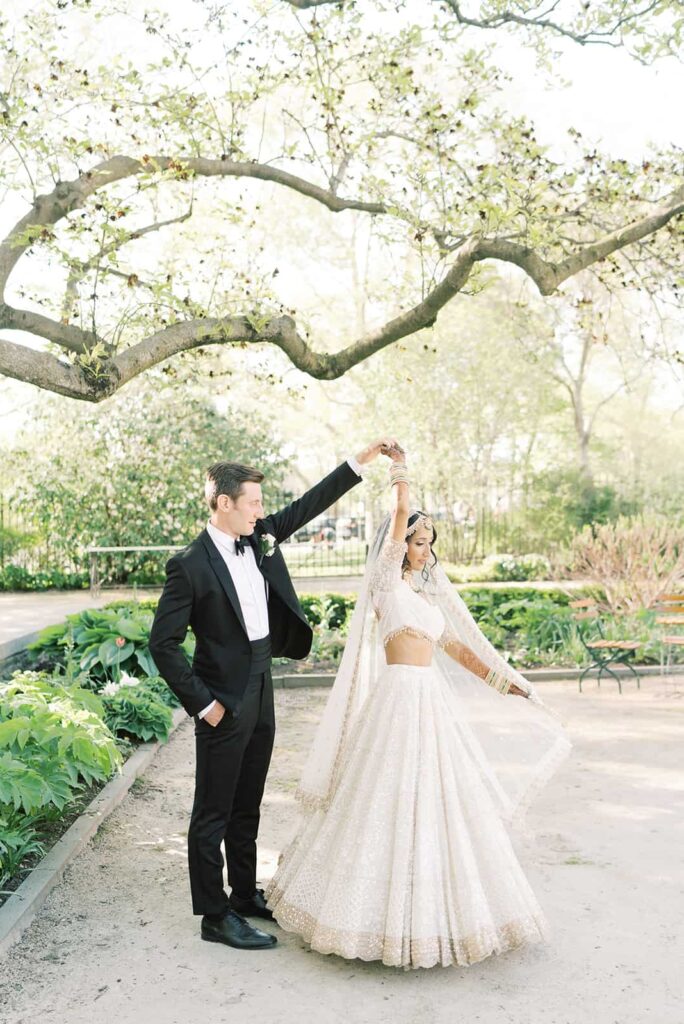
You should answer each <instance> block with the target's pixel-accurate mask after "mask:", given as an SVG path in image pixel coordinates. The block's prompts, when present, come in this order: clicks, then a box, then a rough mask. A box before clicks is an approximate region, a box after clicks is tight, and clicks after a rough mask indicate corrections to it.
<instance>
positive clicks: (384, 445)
mask: <svg viewBox="0 0 684 1024" xmlns="http://www.w3.org/2000/svg"><path fill="white" fill-rule="evenodd" d="M381 454H382V455H389V457H390V458H396V457H399V456H401V457H402V458H403V457H404V449H403V448H402V447H401V445H400V444H399V442H398V441H397V440H396V438H394V437H381V438H380V439H379V440H378V441H373V443H372V444H369V445H368V446H367V447H366V448H364V449H363V451H361V452H359V454H358V455H357V456H356V461H357V462H359V463H361V465H362V466H363V465H365V464H366V463H368V462H372V461H373V459H377V457H378V455H381Z"/></svg>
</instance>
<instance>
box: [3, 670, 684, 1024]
mask: <svg viewBox="0 0 684 1024" xmlns="http://www.w3.org/2000/svg"><path fill="white" fill-rule="evenodd" d="M683 685H684V682H683V681H682V680H681V678H680V679H679V680H678V679H677V677H671V678H670V679H669V680H662V679H655V678H652V679H644V680H643V681H642V688H641V690H640V691H637V690H635V689H632V688H631V687H629V686H626V687H625V692H624V693H623V695H622V696H619V695H618V694H617V692H616V690H615V689H614V688H612V687H611V686H610V685H607V684H605V683H604V684H603V685H602V687H601V689H600V690H599V689H597V688H596V685H595V683H591V684H587V685H586V692H585V693H584V694H579V693H578V691H577V683H576V682H574V681H573V682H570V681H568V682H567V683H557V682H553V683H541V684H539V690H540V692H541V693H542V695H543V696H544V698H545V699H546V700H547V701H548V702H549V703H550V704H551V705H552V706H554V707H555V708H556V709H557V710H558V711H559V712H560V713H561V715H562V716H563V717H564V718H565V720H566V722H567V724H568V728H569V730H570V734H571V737H572V739H573V741H574V744H575V745H574V749H573V752H572V754H571V757H570V760H569V761H568V762H567V763H566V765H565V766H564V767H563V768H562V769H561V770H560V772H559V773H558V775H557V776H556V777H555V778H554V780H553V781H552V782H551V783H550V785H549V786H548V787H547V788H546V790H545V791H544V792H543V794H542V795H541V797H540V798H539V800H538V801H537V803H536V804H535V805H534V807H533V810H532V812H531V816H530V824H531V826H532V827H533V828H534V829H535V832H536V837H535V839H534V840H531V839H528V840H525V841H519V842H518V847H519V854H520V857H521V860H522V862H523V864H524V865H525V870H526V872H527V875H528V877H529V878H530V881H531V883H532V885H533V887H534V889H535V891H536V892H537V894H538V896H539V899H540V901H541V903H542V905H543V906H544V908H545V910H546V913H547V916H548V918H549V920H550V923H551V927H552V938H551V941H550V943H549V944H548V945H544V946H534V947H529V948H524V949H521V950H517V951H512V952H510V953H507V954H505V955H503V956H501V957H490V958H489V959H488V960H485V961H483V962H482V963H480V964H477V965H475V966H473V967H470V968H453V967H452V968H448V969H441V968H434V969H433V970H430V971H410V972H402V971H397V970H393V969H391V968H387V967H383V966H382V965H381V964H379V963H362V962H359V961H346V960H343V959H340V958H337V957H334V956H330V957H324V956H320V955H318V954H316V953H312V952H310V951H309V950H308V949H307V948H306V947H305V946H304V945H303V943H302V942H301V941H300V940H299V939H298V938H297V937H296V936H292V935H288V934H285V933H282V932H280V931H279V930H278V928H277V926H276V925H275V924H270V923H268V924H266V925H265V927H266V928H268V929H269V930H273V931H274V933H276V934H278V938H279V944H278V946H277V947H276V948H275V949H273V950H267V951H261V952H256V953H255V952H242V951H237V950H233V949H229V948H227V947H224V946H219V945H214V944H210V943H205V942H202V941H201V940H200V938H199V930H198V920H197V919H194V918H193V917H192V915H191V913H190V907H189V893H188V883H187V865H186V829H187V822H188V816H189V811H190V806H191V802H192V788H193V729H192V723H191V722H190V721H189V720H188V721H187V722H185V723H183V725H182V726H181V727H180V728H179V729H178V730H177V731H176V733H175V734H174V735H173V736H172V738H171V740H170V742H169V743H168V745H166V746H165V747H163V748H162V749H161V751H160V753H159V755H158V756H157V758H156V760H155V761H154V762H153V764H152V765H151V766H150V768H149V769H148V770H147V772H146V773H145V775H144V776H143V777H142V778H141V779H140V780H139V781H138V783H137V784H136V785H135V786H134V787H133V789H132V790H131V792H130V794H129V795H128V797H127V798H126V800H125V801H124V802H123V803H122V804H121V805H120V806H119V807H118V808H117V810H116V811H115V812H114V813H113V814H112V815H111V817H110V818H109V819H108V820H107V821H106V822H105V823H104V825H103V826H102V828H101V829H100V831H99V832H98V834H97V835H96V837H95V838H94V840H93V841H92V842H91V843H90V844H89V845H88V846H87V847H86V849H85V850H84V851H83V852H82V853H81V854H80V855H79V857H78V858H77V859H76V860H75V861H74V862H73V864H72V865H71V866H70V867H69V869H68V870H67V872H66V874H65V877H64V879H63V881H62V882H61V883H60V884H59V885H58V886H56V887H55V889H54V890H53V891H52V892H51V894H50V896H49V897H48V899H47V901H46V903H45V904H44V906H43V907H42V909H41V910H40V912H39V913H38V916H37V918H36V919H35V921H34V923H33V924H32V925H31V927H30V928H29V929H28V931H27V932H26V933H25V934H24V936H23V938H22V939H21V940H20V941H19V943H17V944H16V945H15V946H14V947H13V948H12V949H11V950H10V951H9V953H8V954H7V955H6V957H5V959H4V962H3V963H2V964H1V965H0V1021H2V1024H34V1022H35V1021H36V1020H40V1021H41V1024H43V1022H45V1024H110V1022H116V1024H142V1022H144V1024H205V1022H206V1021H211V1022H212V1024H242V1022H248V1021H260V1022H266V1024H272V1022H276V1021H277V1022H278V1024H303V1022H304V1021H316V1022H317V1024H366V1022H376V1024H426V1022H438V1024H442V1022H444V1024H447V1022H448V1024H461V1022H464V1024H465V1022H467V1024H530V1022H532V1024H536V1022H544V1024H588V1022H591V1024H680V1022H681V1021H682V1020H683V1019H684V1007H683V1006H682V1003H681V1001H680V1000H679V996H680V993H681V981H680V975H681V972H680V969H679V968H680V964H681V951H680V953H679V955H677V952H676V942H677V936H678V934H680V931H681V929H680V924H681V921H680V909H679V907H680V904H679V902H678V900H679V888H680V885H681V865H680V864H679V863H678V860H679V858H680V853H681V850H682V849H683V848H684V842H683V840H684V836H683V835H682V833H683V831H684V815H683V814H682V813H681V805H682V785H681V774H680V768H681V757H680V753H681V721H682V711H683V710H684V700H682V696H683V691H682V689H681V687H682V686H683ZM327 695H328V691H326V690H321V689H319V690H305V689H294V690H287V689H286V690H278V691H276V703H277V714H278V735H277V738H276V750H275V754H274V760H273V765H272V768H271V773H270V776H269V783H268V788H267V794H266V798H265V801H264V807H263V816H262V827H261V834H260V859H259V866H260V877H261V879H262V881H265V880H266V879H268V877H269V876H270V875H271V874H272V872H273V870H274V868H275V865H276V862H277V858H278V853H279V851H280V850H281V849H282V847H283V845H284V844H285V843H286V842H287V840H288V838H289V836H290V834H291V832H292V831H293V828H294V824H295V821H296V813H297V812H296V805H295V802H294V790H295V786H296V782H297V779H298V776H299V773H300V771H301V766H302V763H303V758H304V755H305V752H306V750H307V748H308V745H309V743H310V741H311V738H312V735H313V731H314V729H315V725H316V722H317V720H318V717H319V715H320V712H321V709H322V707H323V705H324V703H325V700H326V698H327Z"/></svg>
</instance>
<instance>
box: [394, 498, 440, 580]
mask: <svg viewBox="0 0 684 1024" xmlns="http://www.w3.org/2000/svg"><path fill="white" fill-rule="evenodd" d="M420 516H425V518H426V519H431V517H430V516H429V515H428V514H427V512H423V511H422V510H421V509H419V508H418V509H416V510H415V512H412V513H411V515H410V516H409V517H408V523H407V524H406V528H407V529H409V528H410V527H411V526H413V524H414V523H415V521H416V520H417V519H419V518H420ZM412 536H413V533H411V534H409V533H407V534H406V538H405V539H406V543H407V544H408V542H409V541H410V539H411V537H412ZM436 540H437V531H436V530H435V524H434V522H433V523H432V540H431V541H430V554H431V555H432V565H428V563H427V562H426V563H425V565H424V566H423V568H422V569H421V572H420V575H421V576H422V577H423V579H424V580H425V582H426V583H428V582H429V580H430V569H433V568H434V567H435V566H436V565H437V562H438V558H437V555H436V554H435V553H434V551H433V550H432V547H433V545H434V543H435V541H436ZM410 568H411V566H410V564H409V560H408V553H407V554H405V555H404V561H403V562H402V563H401V574H402V576H403V575H404V573H405V572H406V570H407V569H410Z"/></svg>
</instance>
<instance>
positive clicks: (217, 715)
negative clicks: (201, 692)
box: [204, 700, 226, 726]
mask: <svg viewBox="0 0 684 1024" xmlns="http://www.w3.org/2000/svg"><path fill="white" fill-rule="evenodd" d="M225 713H226V709H225V708H224V706H223V704H221V702H220V701H218V700H217V701H216V703H215V704H214V706H213V708H212V709H211V711H207V713H206V715H205V716H204V721H205V722H208V723H209V725H213V726H216V725H218V724H219V722H220V721H221V719H222V718H223V716H224V715H225Z"/></svg>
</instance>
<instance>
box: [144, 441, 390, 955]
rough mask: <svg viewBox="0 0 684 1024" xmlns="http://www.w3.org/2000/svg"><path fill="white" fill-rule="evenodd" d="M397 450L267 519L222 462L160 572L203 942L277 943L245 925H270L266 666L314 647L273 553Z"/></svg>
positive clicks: (243, 471)
mask: <svg viewBox="0 0 684 1024" xmlns="http://www.w3.org/2000/svg"><path fill="white" fill-rule="evenodd" d="M394 443H395V442H393V441H391V440H388V439H382V440H380V441H377V442H375V443H374V444H371V445H369V446H368V447H367V448H364V450H363V451H362V452H360V453H359V454H358V455H357V456H356V457H355V458H350V459H348V460H347V462H345V463H343V464H342V465H341V466H338V467H337V469H334V470H333V472H332V473H330V474H329V475H328V476H326V477H325V478H324V479H323V480H321V481H320V483H318V484H316V485H315V486H314V487H312V488H311V490H310V491H307V493H306V494H304V496H303V497H301V498H299V499H297V500H296V501H293V502H292V504H291V505H287V506H286V507H285V508H284V509H281V510H280V511H279V512H272V513H271V514H270V515H268V516H265V515H264V509H263V505H262V499H261V486H260V485H261V482H262V480H263V479H264V474H263V473H261V472H259V471H258V470H255V469H251V468H250V467H249V466H243V465H240V464H239V463H236V462H217V463H216V464H215V465H213V466H211V467H210V468H209V469H208V470H207V479H206V487H205V497H206V500H207V503H208V505H209V508H210V511H211V517H210V519H209V522H208V523H207V527H206V529H205V530H203V531H202V533H201V534H200V535H199V537H197V538H196V540H194V541H193V542H192V543H191V544H189V545H188V547H187V548H185V549H184V550H183V551H180V552H178V554H176V555H174V556H173V557H172V558H171V559H170V560H169V562H168V563H167V566H166V583H165V585H164V591H163V593H162V596H161V598H160V600H159V604H158V606H157V612H156V615H155V618H154V623H153V625H152V633H151V636H150V651H151V653H152V657H153V658H154V661H155V663H156V665H157V668H158V669H159V672H160V673H161V675H162V676H163V677H164V679H165V680H166V682H167V683H168V685H169V686H170V687H171V689H172V690H173V692H174V693H175V694H176V696H177V697H178V699H179V700H180V701H181V703H182V705H183V707H184V708H185V710H186V711H187V713H188V714H189V715H192V716H194V718H195V748H196V772H195V800H194V804H193V809H192V816H191V819H190V828H189V832H188V862H189V868H190V890H191V893H192V904H193V912H194V913H195V914H201V915H202V927H201V933H202V938H203V939H206V940H208V941H210V942H224V943H226V944H227V945H229V946H235V947H238V948H240V949H265V948H267V947H269V946H275V944H276V941H277V940H276V938H275V936H274V935H270V934H269V933H267V932H264V931H261V930H260V929H258V928H254V927H252V925H250V924H249V923H248V922H247V921H246V920H245V916H247V917H260V918H265V919H266V920H268V919H270V918H272V916H273V915H272V914H271V911H270V910H269V909H268V908H267V906H266V903H265V900H264V895H263V891H262V890H260V889H257V887H256V839H257V831H258V828H259V807H260V804H261V798H262V795H263V791H264V784H265V781H266V774H267V772H268V766H269V763H270V760H271V751H272V749H273V737H274V733H275V718H274V710H273V683H272V679H271V658H272V657H279V658H282V657H287V658H305V657H306V655H307V654H308V653H309V650H310V648H311V641H312V632H311V628H310V626H309V624H308V622H307V620H306V618H305V616H304V613H303V612H302V609H301V607H300V605H299V601H298V600H297V596H296V594H295V591H294V587H293V586H292V581H291V579H290V574H289V572H288V570H287V566H286V564H285V560H284V558H283V556H282V554H281V552H280V550H279V548H278V545H279V544H281V543H283V542H284V541H286V540H287V539H288V537H290V536H291V535H292V534H293V533H294V532H295V531H296V530H298V529H299V528H300V527H302V526H304V524H305V523H308V522H309V521H310V520H311V519H314V518H315V517H316V516H317V515H320V514H321V513H322V512H324V511H325V510H326V509H327V508H328V507H329V506H330V505H332V504H333V503H334V502H336V501H337V500H338V498H340V497H341V496H342V495H343V494H346V492H347V491H349V490H350V489H351V488H352V487H354V486H355V485H356V484H358V483H359V482H360V481H361V477H362V469H361V467H362V466H363V465H364V464H366V463H368V462H371V461H372V460H373V459H374V458H375V457H376V456H377V455H378V454H379V453H380V450H381V449H384V448H386V447H388V446H392V445H393V444H394ZM188 626H191V627H192V631H193V633H194V634H195V637H196V641H197V644H196V648H195V655H194V658H193V662H192V666H190V665H189V664H188V661H187V658H186V656H185V654H184V652H183V650H182V649H181V644H182V643H183V641H184V639H185V636H186V633H187V629H188ZM222 842H224V843H225V851H226V861H227V865H228V881H229V884H230V887H231V894H230V897H228V896H227V895H226V893H225V890H224V888H223V857H222V855H221V843H222Z"/></svg>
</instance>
